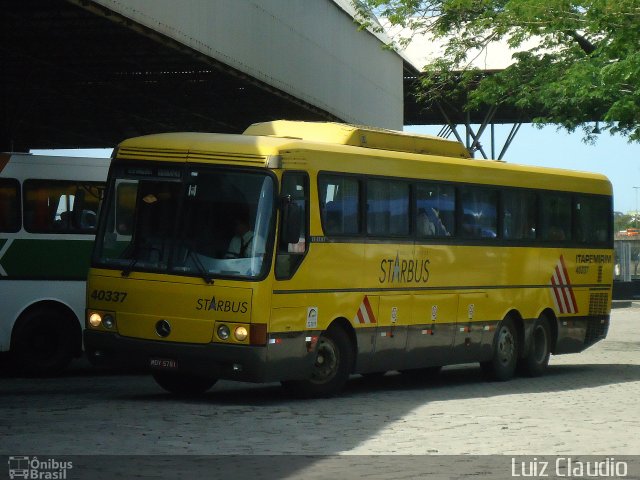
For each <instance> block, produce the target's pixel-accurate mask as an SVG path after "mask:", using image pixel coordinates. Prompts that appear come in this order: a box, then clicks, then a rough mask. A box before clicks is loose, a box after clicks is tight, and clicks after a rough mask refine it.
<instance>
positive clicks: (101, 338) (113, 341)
mask: <svg viewBox="0 0 640 480" xmlns="http://www.w3.org/2000/svg"><path fill="white" fill-rule="evenodd" d="M84 345H85V351H86V354H87V357H88V359H89V361H90V362H91V363H92V364H93V365H95V366H98V367H110V368H122V369H127V370H148V371H151V370H164V371H176V372H184V373H189V374H192V375H198V376H202V377H211V378H219V379H228V380H239V381H245V382H265V381H269V380H270V379H269V375H268V372H267V361H266V360H267V347H266V346H246V345H221V344H219V343H215V344H214V343H209V344H203V345H201V344H186V343H173V342H159V341H154V340H143V339H139V338H130V337H123V336H121V335H118V334H117V333H112V332H96V331H92V330H85V331H84Z"/></svg>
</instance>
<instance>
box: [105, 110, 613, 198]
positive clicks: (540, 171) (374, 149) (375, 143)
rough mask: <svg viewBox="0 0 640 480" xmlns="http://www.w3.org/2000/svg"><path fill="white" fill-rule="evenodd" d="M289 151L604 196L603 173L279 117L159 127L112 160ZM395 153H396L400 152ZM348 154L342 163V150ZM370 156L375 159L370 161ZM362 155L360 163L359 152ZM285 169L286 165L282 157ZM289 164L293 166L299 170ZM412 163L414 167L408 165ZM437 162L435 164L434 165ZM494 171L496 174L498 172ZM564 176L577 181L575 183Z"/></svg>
mask: <svg viewBox="0 0 640 480" xmlns="http://www.w3.org/2000/svg"><path fill="white" fill-rule="evenodd" d="M291 151H320V152H332V153H336V154H338V153H339V154H341V155H334V156H332V157H331V158H333V157H335V161H333V160H331V158H329V157H323V163H322V165H317V168H318V169H322V170H334V169H337V171H342V170H345V171H347V170H348V171H353V172H354V173H358V172H367V173H370V174H374V175H376V174H377V175H388V174H389V172H393V174H394V175H399V176H407V177H412V176H414V175H413V174H412V172H421V170H422V169H423V168H424V165H425V162H428V163H429V164H430V168H429V172H428V176H429V178H431V179H433V180H450V179H454V178H455V179H456V180H457V181H459V182H466V183H481V184H482V183H484V184H496V185H516V186H522V187H528V188H548V189H551V190H556V189H557V190H566V191H585V192H590V193H599V194H606V195H610V194H611V190H612V189H611V184H610V182H609V181H608V179H607V178H606V177H605V176H604V175H600V174H595V173H588V172H576V171H570V170H563V169H555V168H546V167H531V166H525V165H518V164H507V163H504V162H499V161H495V160H479V159H473V158H471V157H470V155H469V153H468V151H467V149H466V148H464V146H463V145H462V144H461V143H459V142H454V141H451V140H445V139H441V138H438V137H433V136H430V135H417V134H408V133H403V132H396V131H391V130H383V129H377V128H371V127H362V126H356V125H347V124H339V123H330V122H327V123H322V122H294V121H285V120H279V121H274V122H266V123H257V124H254V125H251V126H250V127H249V128H247V129H246V130H245V132H244V133H243V134H242V135H237V134H215V133H193V132H190V133H164V134H156V135H147V136H144V137H137V138H132V139H129V140H125V141H124V142H122V143H121V144H120V145H119V147H118V150H117V153H116V158H117V159H118V160H135V159H141V160H142V159H144V160H164V161H174V162H203V163H219V164H229V163H235V164H238V165H246V166H258V167H263V168H264V167H279V166H283V165H282V164H281V163H280V162H279V161H277V160H276V161H273V160H274V159H279V156H280V155H282V154H283V153H285V152H291ZM399 153H400V155H399ZM346 155H349V159H350V161H349V163H348V164H345V163H344V158H345V157H344V156H346ZM372 156H375V157H377V158H380V159H381V160H383V161H382V162H372V161H371V157H372ZM360 157H361V158H362V162H359V161H358V158H360ZM284 167H285V168H286V167H287V165H286V163H285V165H284ZM299 167H300V165H299V163H296V168H299ZM414 167H415V168H414ZM440 167H442V168H440ZM498 172H503V174H500V173H498ZM571 179H580V182H579V183H576V182H575V181H572V180H571Z"/></svg>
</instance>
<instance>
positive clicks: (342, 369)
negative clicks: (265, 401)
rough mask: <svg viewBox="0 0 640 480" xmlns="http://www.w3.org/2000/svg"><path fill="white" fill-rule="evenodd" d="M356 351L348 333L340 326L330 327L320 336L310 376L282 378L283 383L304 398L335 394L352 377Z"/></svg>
mask: <svg viewBox="0 0 640 480" xmlns="http://www.w3.org/2000/svg"><path fill="white" fill-rule="evenodd" d="M353 362H354V352H353V348H352V345H351V341H350V339H349V335H347V333H346V332H345V331H344V330H343V329H342V328H340V327H338V326H334V327H330V328H329V329H328V330H327V331H326V332H324V333H323V334H322V335H321V336H320V338H319V339H318V345H317V347H316V358H315V361H314V366H313V370H312V372H311V375H310V377H309V378H308V379H305V380H294V381H287V382H283V386H284V387H285V388H287V389H288V390H290V391H291V392H292V393H294V394H295V395H296V396H299V397H303V398H317V397H330V396H333V395H336V394H337V393H338V392H340V390H342V388H343V387H344V384H345V383H346V382H347V380H348V379H349V375H350V374H351V371H352V369H353Z"/></svg>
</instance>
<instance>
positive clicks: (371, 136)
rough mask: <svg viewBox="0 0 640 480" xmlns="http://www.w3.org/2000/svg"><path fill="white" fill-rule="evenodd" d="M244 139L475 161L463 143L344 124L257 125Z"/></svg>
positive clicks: (249, 129) (284, 122)
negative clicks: (294, 140) (283, 140)
mask: <svg viewBox="0 0 640 480" xmlns="http://www.w3.org/2000/svg"><path fill="white" fill-rule="evenodd" d="M244 135H255V136H275V137H288V138H292V137H293V138H299V139H301V140H307V141H311V142H322V143H333V144H339V145H351V146H354V147H364V148H373V149H379V150H393V151H399V152H408V153H418V154H424V155H440V156H445V157H455V158H471V155H469V151H468V150H467V149H466V148H465V147H464V146H463V145H462V144H461V143H459V142H454V141H451V140H446V139H444V138H440V137H434V136H431V135H418V134H410V133H405V132H399V131H395V130H385V129H382V128H375V127H364V126H359V125H349V124H343V123H330V122H326V123H322V122H293V121H288V120H278V121H275V122H264V123H254V124H253V125H251V126H250V127H249V128H247V129H246V130H245V131H244Z"/></svg>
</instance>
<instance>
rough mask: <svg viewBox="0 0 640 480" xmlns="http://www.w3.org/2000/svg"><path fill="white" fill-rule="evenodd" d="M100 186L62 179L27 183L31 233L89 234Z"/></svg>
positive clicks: (27, 221) (26, 205)
mask: <svg viewBox="0 0 640 480" xmlns="http://www.w3.org/2000/svg"><path fill="white" fill-rule="evenodd" d="M100 189H101V187H99V186H98V185H92V184H87V185H79V184H77V183H76V182H65V181H59V180H27V181H25V182H24V227H25V230H27V231H28V232H32V233H90V232H92V231H93V230H94V229H95V226H96V216H97V213H98V206H99V203H100V193H99V191H100Z"/></svg>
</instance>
